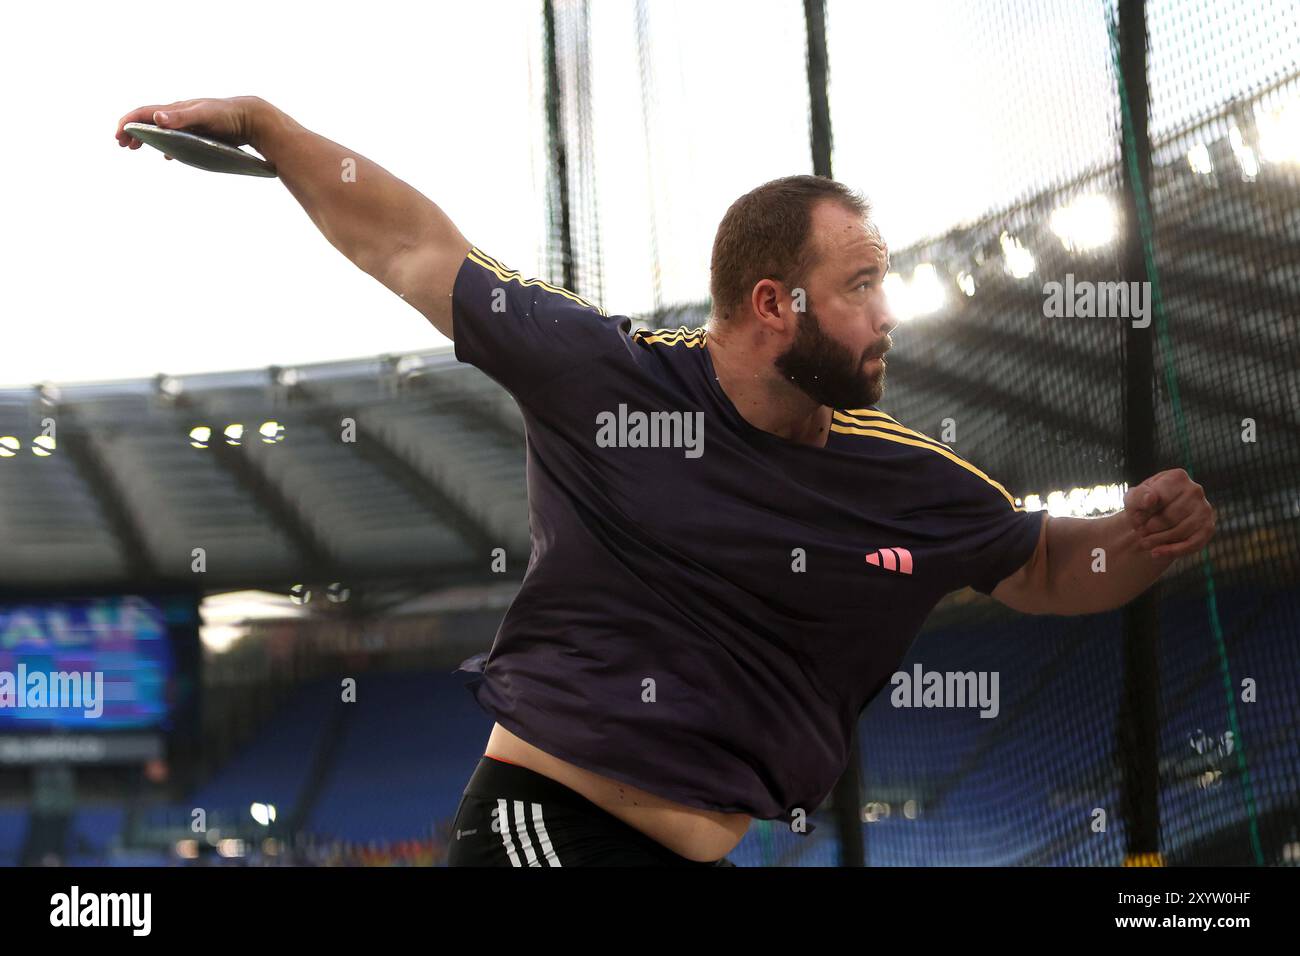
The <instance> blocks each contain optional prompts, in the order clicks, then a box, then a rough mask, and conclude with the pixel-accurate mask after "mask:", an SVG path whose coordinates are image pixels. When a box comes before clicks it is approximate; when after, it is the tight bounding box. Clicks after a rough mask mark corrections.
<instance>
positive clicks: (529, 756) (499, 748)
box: [486, 724, 751, 863]
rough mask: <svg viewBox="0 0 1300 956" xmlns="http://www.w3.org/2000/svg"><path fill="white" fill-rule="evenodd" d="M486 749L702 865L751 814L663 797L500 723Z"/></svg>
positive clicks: (720, 853) (722, 851) (732, 839)
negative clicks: (701, 807)
mask: <svg viewBox="0 0 1300 956" xmlns="http://www.w3.org/2000/svg"><path fill="white" fill-rule="evenodd" d="M486 753H487V755H488V756H490V757H500V758H501V759H502V760H508V761H510V762H511V763H515V764H519V765H520V766H521V767H527V768H528V769H529V770H532V771H533V772H535V773H540V774H541V775H542V776H544V777H550V778H551V779H552V780H555V781H557V782H559V783H562V784H564V786H566V787H568V788H569V789H570V790H573V791H576V792H577V793H580V794H582V795H583V796H584V797H586V798H587V799H588V800H590V801H591V802H592V803H594V804H595V805H596V806H598V807H600V808H601V809H602V810H604V811H605V812H606V813H608V814H610V815H611V816H614V817H617V818H618V819H619V820H622V821H623V822H624V823H626V824H627V825H628V826H630V827H633V828H635V829H637V830H640V831H641V832H642V833H644V834H645V835H646V836H648V837H650V839H652V840H654V841H655V842H657V843H661V844H663V845H664V846H666V847H667V848H668V849H670V850H672V851H673V852H674V853H676V854H677V855H678V856H684V857H686V858H687V859H688V860H696V861H699V862H702V863H703V862H708V861H709V860H717V859H720V858H721V857H724V856H726V855H727V854H728V853H730V852H731V851H732V850H733V849H735V847H736V844H737V843H739V842H740V839H741V837H743V836H744V835H745V831H746V830H748V829H749V821H750V819H751V817H750V816H749V815H748V814H744V813H720V812H718V811H716V810H698V809H696V808H695V807H687V806H683V805H682V804H680V803H674V802H673V801H671V800H665V799H664V798H663V797H658V796H655V795H654V794H652V793H646V792H645V791H644V790H638V789H637V788H636V787H632V786H629V785H628V784H625V783H620V782H619V781H617V780H610V779H609V778H608V777H602V776H600V775H599V774H595V773H592V772H591V771H590V770H583V769H582V768H581V767H575V766H574V765H573V764H571V763H566V762H565V761H563V760H560V759H559V758H558V757H553V756H551V755H550V754H548V753H546V752H545V751H543V750H539V749H538V748H536V747H534V746H533V745H532V744H530V743H528V742H527V741H524V740H521V739H519V738H518V737H517V736H515V735H514V734H512V733H511V732H510V731H508V730H506V729H505V728H504V727H502V726H501V725H500V724H494V725H493V727H492V735H491V736H490V737H489V738H488V743H487V751H486Z"/></svg>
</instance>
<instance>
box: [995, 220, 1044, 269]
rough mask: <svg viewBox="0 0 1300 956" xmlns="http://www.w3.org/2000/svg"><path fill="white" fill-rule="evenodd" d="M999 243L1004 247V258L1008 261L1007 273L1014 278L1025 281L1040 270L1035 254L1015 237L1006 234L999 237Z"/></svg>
mask: <svg viewBox="0 0 1300 956" xmlns="http://www.w3.org/2000/svg"><path fill="white" fill-rule="evenodd" d="M998 243H999V244H1000V245H1001V246H1002V258H1003V259H1004V260H1005V261H1006V269H1007V272H1008V273H1010V274H1011V275H1012V276H1013V277H1014V278H1016V279H1024V278H1026V277H1028V276H1030V275H1032V274H1033V272H1034V270H1035V269H1036V268H1038V264H1037V263H1036V262H1034V254H1033V253H1032V252H1030V251H1029V250H1028V249H1026V248H1025V247H1024V246H1023V245H1021V243H1020V240H1019V239H1017V238H1016V237H1015V236H1012V235H1008V234H1007V233H1005V232H1004V233H1003V234H1002V235H1001V236H999V237H998Z"/></svg>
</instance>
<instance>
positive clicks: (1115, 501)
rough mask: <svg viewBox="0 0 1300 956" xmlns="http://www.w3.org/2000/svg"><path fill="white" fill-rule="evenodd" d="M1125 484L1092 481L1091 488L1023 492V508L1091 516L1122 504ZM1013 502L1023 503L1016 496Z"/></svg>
mask: <svg viewBox="0 0 1300 956" xmlns="http://www.w3.org/2000/svg"><path fill="white" fill-rule="evenodd" d="M1127 491H1128V485H1126V484H1119V485H1094V486H1093V487H1091V488H1071V489H1070V490H1069V491H1062V490H1057V491H1049V492H1048V493H1047V494H1046V495H1036V494H1035V495H1025V498H1024V501H1023V505H1024V508H1025V510H1026V511H1043V510H1046V511H1047V513H1048V514H1049V515H1051V516H1053V517H1073V518H1091V517H1095V516H1097V515H1105V514H1114V513H1115V512H1117V511H1122V510H1123V508H1124V495H1125V493H1126V492H1127ZM1016 504H1017V505H1020V504H1022V502H1021V499H1019V498H1017V499H1016Z"/></svg>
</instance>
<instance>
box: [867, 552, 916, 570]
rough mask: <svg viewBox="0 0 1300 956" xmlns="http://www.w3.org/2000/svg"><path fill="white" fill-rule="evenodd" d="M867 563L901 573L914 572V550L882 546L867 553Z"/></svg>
mask: <svg viewBox="0 0 1300 956" xmlns="http://www.w3.org/2000/svg"><path fill="white" fill-rule="evenodd" d="M867 564H874V565H875V566H876V567H878V568H884V569H885V570H886V571H897V572H898V573H899V574H911V573H912V552H911V551H908V550H907V549H906V548H881V549H880V550H879V551H872V552H871V553H870V554H869V555H867Z"/></svg>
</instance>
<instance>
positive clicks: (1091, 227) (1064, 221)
mask: <svg viewBox="0 0 1300 956" xmlns="http://www.w3.org/2000/svg"><path fill="white" fill-rule="evenodd" d="M1048 225H1049V226H1050V227H1051V229H1052V232H1054V233H1056V236H1057V238H1058V239H1060V240H1061V245H1063V246H1064V247H1065V248H1066V251H1068V252H1083V251H1086V250H1088V249H1097V248H1100V247H1101V246H1104V245H1106V244H1107V243H1110V242H1113V241H1114V240H1115V237H1116V236H1117V235H1118V234H1119V221H1118V217H1117V216H1116V213H1115V204H1114V203H1113V202H1111V201H1110V199H1109V197H1107V196H1104V195H1102V194H1101V193H1090V194H1089V195H1086V196H1080V197H1079V198H1077V199H1075V200H1074V201H1073V202H1071V203H1069V204H1068V205H1065V206H1061V207H1060V208H1059V209H1056V210H1054V211H1053V212H1052V215H1051V218H1050V219H1049V220H1048Z"/></svg>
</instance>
